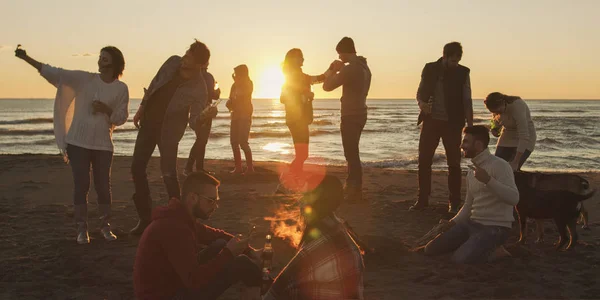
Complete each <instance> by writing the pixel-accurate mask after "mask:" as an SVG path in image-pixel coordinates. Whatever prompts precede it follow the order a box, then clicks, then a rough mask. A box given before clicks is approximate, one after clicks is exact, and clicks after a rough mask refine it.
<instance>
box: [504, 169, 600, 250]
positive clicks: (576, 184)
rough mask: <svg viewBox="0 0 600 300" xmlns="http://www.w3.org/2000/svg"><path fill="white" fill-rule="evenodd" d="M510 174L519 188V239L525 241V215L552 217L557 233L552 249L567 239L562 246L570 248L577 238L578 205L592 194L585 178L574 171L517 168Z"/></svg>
mask: <svg viewBox="0 0 600 300" xmlns="http://www.w3.org/2000/svg"><path fill="white" fill-rule="evenodd" d="M514 174H515V183H516V184H517V188H518V189H519V204H517V206H516V209H517V213H518V214H519V223H520V225H521V236H520V239H519V242H521V243H525V239H526V230H527V218H532V219H536V220H540V219H553V220H554V222H555V223H556V227H557V229H558V233H559V234H560V238H559V239H558V242H557V243H556V244H555V245H556V249H560V248H562V247H563V246H564V245H566V244H567V242H568V243H569V244H568V245H567V247H566V249H567V250H569V249H571V248H573V247H574V246H575V244H576V243H577V238H578V236H577V225H576V223H577V218H578V216H579V214H580V212H581V209H582V203H581V201H583V200H586V199H589V198H590V197H592V196H593V195H594V193H595V192H596V190H595V189H590V184H589V182H588V181H587V180H585V179H584V178H583V177H581V176H579V175H575V174H542V173H529V172H521V171H519V172H515V173H514ZM538 228H539V226H538ZM538 230H539V229H538ZM567 230H568V231H569V233H570V239H569V238H568V236H567Z"/></svg>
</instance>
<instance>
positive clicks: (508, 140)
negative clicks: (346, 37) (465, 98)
mask: <svg viewBox="0 0 600 300" xmlns="http://www.w3.org/2000/svg"><path fill="white" fill-rule="evenodd" d="M484 103H485V106H486V107H487V109H488V110H489V111H490V112H491V113H492V114H493V116H492V124H493V128H492V134H493V135H494V136H495V137H500V138H499V139H498V143H497V144H496V153H495V154H496V156H499V157H501V158H502V159H504V160H506V161H507V162H509V163H510V166H511V167H512V169H513V171H517V170H520V169H521V166H523V164H524V163H525V161H526V160H527V158H529V156H530V155H531V153H532V152H533V149H534V148H535V142H536V139H537V134H536V132H535V126H534V125H533V121H532V120H531V112H530V111H529V107H528V106H527V103H525V101H523V99H521V97H517V96H508V95H504V94H502V93H498V92H495V93H491V94H489V95H488V96H487V98H485V101H484Z"/></svg>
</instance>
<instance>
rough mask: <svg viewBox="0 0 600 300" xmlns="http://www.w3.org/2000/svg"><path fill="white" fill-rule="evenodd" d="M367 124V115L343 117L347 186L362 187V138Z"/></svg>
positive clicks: (342, 129) (342, 131)
mask: <svg viewBox="0 0 600 300" xmlns="http://www.w3.org/2000/svg"><path fill="white" fill-rule="evenodd" d="M366 123H367V115H358V116H342V123H341V124H340V131H341V133H342V146H343V147H344V156H345V157H346V162H347V163H348V178H347V179H346V185H348V186H354V187H362V163H361V162H360V150H359V147H358V146H359V143H360V136H361V134H362V131H363V128H364V127H365V124H366Z"/></svg>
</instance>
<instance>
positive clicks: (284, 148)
mask: <svg viewBox="0 0 600 300" xmlns="http://www.w3.org/2000/svg"><path fill="white" fill-rule="evenodd" d="M262 149H263V150H267V151H271V152H277V153H280V154H289V153H290V145H289V144H286V143H268V144H266V145H264V146H263V147H262Z"/></svg>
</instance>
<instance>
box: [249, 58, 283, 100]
mask: <svg viewBox="0 0 600 300" xmlns="http://www.w3.org/2000/svg"><path fill="white" fill-rule="evenodd" d="M284 81H285V79H284V77H283V73H282V72H281V69H280V68H279V67H277V66H270V67H268V68H266V69H264V70H263V71H262V73H261V75H260V77H259V78H258V81H257V82H254V85H255V86H256V92H255V93H254V97H255V98H270V99H275V98H279V94H280V93H281V86H282V85H283V83H284Z"/></svg>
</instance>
